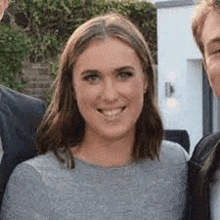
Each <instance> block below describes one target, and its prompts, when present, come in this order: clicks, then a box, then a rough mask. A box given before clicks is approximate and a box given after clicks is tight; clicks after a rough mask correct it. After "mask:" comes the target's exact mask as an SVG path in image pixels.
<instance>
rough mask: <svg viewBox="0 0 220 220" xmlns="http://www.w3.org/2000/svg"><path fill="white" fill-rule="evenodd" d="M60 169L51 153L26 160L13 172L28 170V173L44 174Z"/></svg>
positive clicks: (60, 166) (60, 165)
mask: <svg viewBox="0 0 220 220" xmlns="http://www.w3.org/2000/svg"><path fill="white" fill-rule="evenodd" d="M61 168H62V164H60V163H59V162H58V160H57V159H56V157H55V155H54V154H53V153H52V152H48V153H46V154H44V155H39V156H36V157H34V158H32V159H29V160H26V161H24V162H22V163H21V164H19V165H18V166H17V167H16V168H15V171H17V172H21V170H26V171H27V170H28V171H29V172H38V173H41V172H46V171H47V170H48V171H55V170H59V169H61Z"/></svg>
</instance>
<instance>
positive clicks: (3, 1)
mask: <svg viewBox="0 0 220 220" xmlns="http://www.w3.org/2000/svg"><path fill="white" fill-rule="evenodd" d="M7 7H8V0H0V20H1V19H2V17H3V15H4V11H5V9H6V8H7Z"/></svg>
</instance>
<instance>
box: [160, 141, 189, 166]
mask: <svg viewBox="0 0 220 220" xmlns="http://www.w3.org/2000/svg"><path fill="white" fill-rule="evenodd" d="M160 160H162V161H163V162H164V163H172V164H186V163H187V161H188V160H189V155H188V153H187V152H186V150H185V149H184V148H183V147H182V146H180V145H179V144H177V143H174V142H171V141H167V140H163V141H162V144H161V155H160Z"/></svg>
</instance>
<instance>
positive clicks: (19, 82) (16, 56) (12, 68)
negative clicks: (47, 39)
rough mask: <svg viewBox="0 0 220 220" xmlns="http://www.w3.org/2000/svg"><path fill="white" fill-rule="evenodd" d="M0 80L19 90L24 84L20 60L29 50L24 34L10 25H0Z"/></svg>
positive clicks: (22, 59)
mask: <svg viewBox="0 0 220 220" xmlns="http://www.w3.org/2000/svg"><path fill="white" fill-rule="evenodd" d="M0 33H1V34H0V82H1V84H4V85H5V86H8V87H10V88H12V89H15V90H18V91H21V90H22V89H23V87H24V85H25V84H26V80H25V79H24V78H23V75H22V72H21V70H22V62H23V61H24V59H25V57H26V56H27V54H28V52H29V46H28V45H27V42H26V38H25V36H24V35H23V34H22V33H21V32H20V31H15V30H14V29H13V28H12V27H10V26H6V25H0Z"/></svg>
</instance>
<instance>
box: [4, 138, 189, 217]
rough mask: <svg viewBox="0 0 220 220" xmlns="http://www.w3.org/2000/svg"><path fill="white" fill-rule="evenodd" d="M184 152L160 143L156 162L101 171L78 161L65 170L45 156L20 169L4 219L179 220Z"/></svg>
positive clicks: (184, 177)
mask: <svg viewBox="0 0 220 220" xmlns="http://www.w3.org/2000/svg"><path fill="white" fill-rule="evenodd" d="M187 160H188V157H187V154H186V153H185V151H184V150H183V148H182V147H180V146H179V145H177V144H174V143H171V142H167V141H163V143H162V152H161V158H160V161H158V160H149V159H148V160H145V161H142V162H135V163H133V164H130V165H127V166H123V167H112V168H104V167H98V166H95V165H92V164H88V163H86V162H84V161H82V160H79V159H77V158H76V167H75V169H73V170H67V169H66V167H65V166H64V165H62V164H60V163H59V162H58V161H57V160H56V159H55V158H54V156H53V154H52V153H48V154H46V155H43V156H39V157H36V158H34V159H31V160H28V161H26V162H23V163H22V164H20V165H18V166H17V168H16V169H15V170H14V172H13V174H12V175H11V177H10V180H9V183H8V185H7V188H6V192H5V195H4V199H3V205H2V213H1V215H2V220H4V219H7V220H14V219H16V220H44V219H50V220H73V219H76V220H87V219H88V220H110V219H111V220H122V219H123V220H143V219H145V220H146V219H149V220H178V219H180V218H181V215H182V212H183V209H184V205H185V201H186V185H187Z"/></svg>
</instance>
